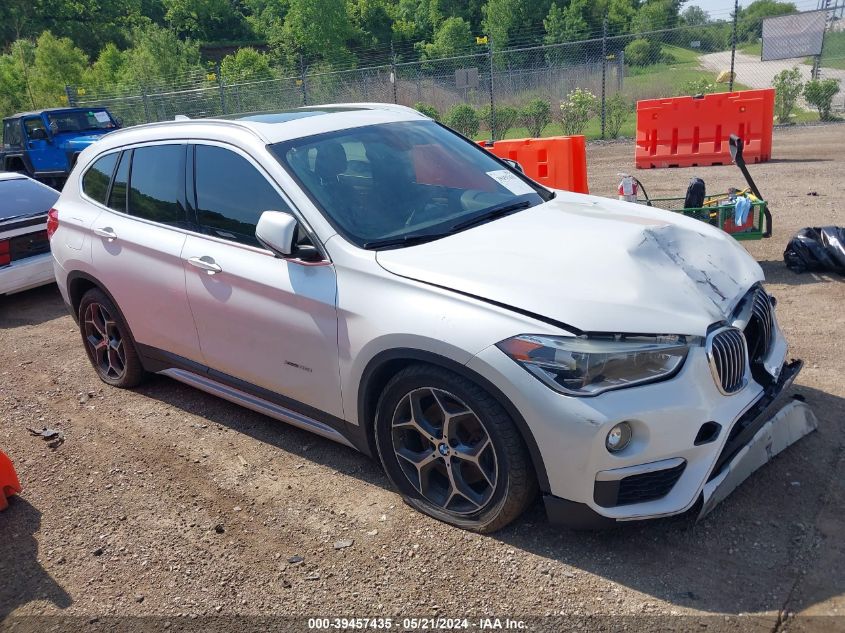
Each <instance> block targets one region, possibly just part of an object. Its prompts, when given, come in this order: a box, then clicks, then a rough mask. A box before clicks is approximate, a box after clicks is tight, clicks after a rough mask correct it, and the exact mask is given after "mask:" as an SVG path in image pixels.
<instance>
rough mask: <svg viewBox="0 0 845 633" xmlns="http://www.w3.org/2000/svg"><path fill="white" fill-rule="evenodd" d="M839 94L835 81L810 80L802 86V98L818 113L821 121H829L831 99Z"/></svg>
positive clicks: (837, 81)
mask: <svg viewBox="0 0 845 633" xmlns="http://www.w3.org/2000/svg"><path fill="white" fill-rule="evenodd" d="M838 93H839V80H837V79H811V80H810V81H808V82H807V83H806V84H805V85H804V98H805V99H806V100H807V103H809V104H810V105H811V106H813V107H815V108H816V110H818V111H819V118H820V119H821V120H822V121H830V120H831V119H832V118H833V117H832V116H831V115H830V109H831V107H832V105H833V98H834V97H835V96H836V95H837V94H838Z"/></svg>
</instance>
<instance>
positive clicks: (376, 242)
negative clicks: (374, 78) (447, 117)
mask: <svg viewBox="0 0 845 633" xmlns="http://www.w3.org/2000/svg"><path fill="white" fill-rule="evenodd" d="M270 148H271V150H272V151H273V153H274V154H275V155H276V157H277V158H278V160H279V161H280V162H281V163H282V165H283V166H284V167H285V168H286V169H287V170H288V171H289V172H291V173H292V174H293V175H294V177H295V178H296V179H297V180H298V181H299V183H300V185H301V186H302V187H303V188H304V189H305V191H306V192H307V193H308V194H309V195H310V197H311V199H312V200H313V201H314V202H315V203H316V204H317V206H318V207H320V208H321V209H322V211H323V213H324V214H325V215H326V217H327V219H328V220H329V221H330V222H331V223H332V225H333V226H334V227H335V228H336V229H337V230H338V232H340V233H341V234H342V235H344V237H346V238H347V239H349V240H351V241H352V242H353V243H355V244H357V245H358V246H363V247H364V248H380V247H397V246H402V245H408V244H411V243H414V242H419V241H426V240H431V239H437V238H438V237H443V236H445V235H448V234H450V233H454V232H457V231H459V230H463V229H465V228H469V227H470V226H472V225H474V224H476V223H477V222H482V221H485V219H490V220H492V219H495V217H499V216H500V215H504V214H506V213H511V212H516V211H518V210H520V209H523V208H526V207H529V206H533V205H536V204H540V203H542V202H543V201H544V200H546V199H548V198H550V197H551V196H552V194H551V192H548V191H546V190H545V189H543V188H542V187H539V186H538V185H534V184H532V183H530V181H528V180H527V179H525V178H523V177H522V176H520V175H518V174H517V173H516V172H514V171H513V170H510V169H508V168H507V167H505V166H504V165H502V163H500V162H499V161H498V160H496V159H495V158H494V157H493V156H491V155H490V154H488V153H487V152H486V151H484V150H482V149H481V148H480V147H477V146H475V145H474V144H472V143H470V142H468V141H466V140H465V139H463V138H461V137H460V136H458V135H456V134H455V133H453V132H451V131H449V130H447V129H445V128H443V127H441V126H440V125H438V124H437V123H435V122H433V121H408V122H401V123H385V124H380V125H370V126H365V127H359V128H353V129H349V130H341V131H337V132H330V133H327V134H319V135H315V136H310V137H305V138H300V139H295V140H292V141H286V142H283V143H277V144H275V145H271V146H270ZM476 220H477V222H476Z"/></svg>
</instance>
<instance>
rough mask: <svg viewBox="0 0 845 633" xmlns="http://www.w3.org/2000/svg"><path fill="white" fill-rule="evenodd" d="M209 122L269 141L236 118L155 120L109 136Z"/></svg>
mask: <svg viewBox="0 0 845 633" xmlns="http://www.w3.org/2000/svg"><path fill="white" fill-rule="evenodd" d="M177 116H184V115H177ZM208 123H212V124H214V125H226V126H228V127H235V128H238V129H239V130H246V131H247V132H249V133H250V134H252V135H253V136H254V137H256V138H257V139H258V140H260V141H263V142H265V143H267V142H268V140H267V139H266V138H264V136H262V135H261V134H260V133H259V132H258V131H257V130H256V129H255V128H254V127H253V126H251V125H249V123H248V122H243V121H238V120H236V119H189V118H187V117H185V118H178V119H174V120H173V121H153V122H152V123H141V124H139V125H131V126H129V127H125V128H121V129H119V130H115V131H114V132H111V133H110V134H109V136H111V135H112V134H117V135H119V134H121V133H123V132H129V131H131V130H137V129H138V128H144V129H149V128H154V127H171V126H179V127H183V126H192V125H205V124H208Z"/></svg>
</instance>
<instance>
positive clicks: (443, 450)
mask: <svg viewBox="0 0 845 633" xmlns="http://www.w3.org/2000/svg"><path fill="white" fill-rule="evenodd" d="M376 443H377V446H378V451H379V455H380V457H381V461H382V463H383V464H384V467H385V470H386V472H387V474H388V476H389V477H390V479H391V480H392V481H393V483H394V484H395V485H396V487H397V488H399V490H400V492H401V493H402V494H403V497H404V499H405V501H406V502H407V503H408V504H409V505H411V506H412V507H414V508H415V509H417V510H419V511H421V512H424V513H425V514H428V515H429V516H432V517H434V518H436V519H439V520H441V521H445V522H447V523H451V524H452V525H456V526H458V527H461V528H464V529H468V530H473V531H477V532H492V531H494V530H497V529H499V528H501V527H503V526H505V525H507V524H508V523H510V522H511V521H512V520H513V519H515V518H516V517H518V516H519V515H520V514H521V513H522V512H523V510H525V508H526V507H527V506H528V505H529V504H530V503H531V501H532V500H533V499H534V498H535V496H536V491H537V485H536V482H535V480H534V475H533V472H532V470H531V462H530V459H529V457H528V453H527V450H526V448H525V445H524V443H523V441H522V438H521V437H520V435H519V433H518V431H517V430H516V427H515V425H514V423H513V421H512V420H511V419H510V417H509V416H508V414H507V412H505V410H504V409H503V408H502V407H501V405H499V403H498V402H496V400H495V399H493V398H492V397H491V396H490V395H489V394H488V393H487V392H486V391H484V390H483V389H482V388H481V387H479V386H478V385H476V384H475V383H473V382H471V381H469V380H467V379H466V378H464V377H462V376H459V375H458V374H455V373H453V372H450V371H447V370H444V369H441V368H439V367H434V366H429V365H413V366H411V367H408V368H406V369H404V370H403V371H401V372H399V373H398V374H397V375H396V376H395V377H394V378H393V379H392V380H391V381H390V382H389V383H388V384H387V386H386V387H385V390H384V392H383V394H382V397H381V399H380V401H379V406H378V413H377V416H376Z"/></svg>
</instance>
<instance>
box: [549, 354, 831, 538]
mask: <svg viewBox="0 0 845 633" xmlns="http://www.w3.org/2000/svg"><path fill="white" fill-rule="evenodd" d="M802 366H803V363H802V361H800V360H795V361H792V362H790V363H786V364H784V365H783V366H782V367H781V369H780V371H779V372H778V373H777V375H778V378H777V380H775V381H773V382H772V383H771V384H769V385H768V386H767V387H766V388H765V389H764V391H763V392H762V394H761V395H760V396H759V397H758V398H757V400H756V401H755V402H754V404H753V405H751V406H750V407H749V408H748V409H747V410H746V411H745V412H744V413H743V414H742V415H741V416H740V417H739V418H738V419H736V421H735V422H734V423H733V424H732V425H731V426H730V429H729V430H728V437H727V439H726V441H725V443H724V445H723V447H722V449H721V451H720V453H719V454H718V456H717V457H716V459H715V461H714V462H713V465H712V467H711V468H710V469H709V473H708V476H707V478H706V481H705V483H704V484H703V485H702V487H701V488H700V492H699V493H698V495H697V502H696V503H694V504H693V505H692V506H691V508H690V509H689V510H686V511H685V512H684V513H685V514H687V513H695V514H697V516H698V518H702V517H704V516H705V515H706V514H708V513H709V512H710V511H712V509H713V508H714V507H715V506H716V505H717V504H718V503H719V502H720V501H722V500H723V499H725V498H726V497H727V496H728V495H729V494H730V493H731V492H732V491H733V490H735V489H736V488H737V487H738V486H739V485H740V484H741V483H742V482H743V481H745V479H747V478H748V477H749V476H750V475H751V474H752V473H753V472H754V471H756V470H757V469H758V468H760V467H761V466H763V465H765V464H766V463H767V462H768V461H770V460H771V459H772V458H773V457H774V456H775V455H777V454H778V453H780V452H781V451H783V450H784V449H785V448H787V447H788V446H790V445H791V444H793V443H795V442H796V441H798V440H799V439H801V438H802V437H804V436H805V435H807V434H808V433H810V432H811V431H813V430H814V429H815V428H816V426H817V422H816V418H815V416H814V415H813V413H812V411H811V410H810V408H809V407H808V406H807V405H805V404H804V403H803V402H801V401H800V400H791V401H790V402H789V403H787V404H786V405H783V403H782V400H781V396H782V395H783V393H784V392H785V391H786V390H787V389H788V388H789V387H790V385H792V383H793V381H794V380H795V378H796V376H797V375H798V373H799V372H800V371H801V368H802ZM544 502H545V506H546V512H547V514H548V517H549V520H550V521H551V522H552V523H557V524H561V525H565V526H567V527H571V528H575V529H597V528H606V527H612V526H614V525H618V524H619V523H621V522H629V521H630V520H631V519H628V518H618V519H617V518H614V517H609V516H605V515H603V514H599V513H598V512H597V511H596V510H595V509H593V508H592V507H590V506H589V505H587V504H584V503H578V502H574V501H570V500H567V499H562V498H559V497H555V496H553V495H546V496H545V497H544ZM659 516H667V515H665V514H663V515H659ZM632 518H633V520H639V519H648V518H658V517H657V516H655V517H649V516H647V515H640V516H638V517H632Z"/></svg>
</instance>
